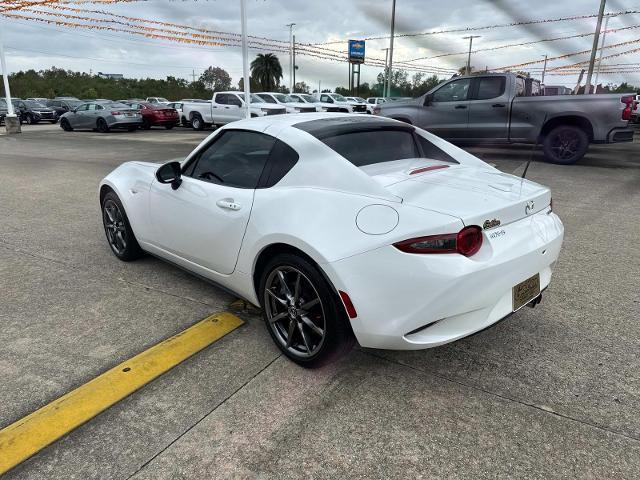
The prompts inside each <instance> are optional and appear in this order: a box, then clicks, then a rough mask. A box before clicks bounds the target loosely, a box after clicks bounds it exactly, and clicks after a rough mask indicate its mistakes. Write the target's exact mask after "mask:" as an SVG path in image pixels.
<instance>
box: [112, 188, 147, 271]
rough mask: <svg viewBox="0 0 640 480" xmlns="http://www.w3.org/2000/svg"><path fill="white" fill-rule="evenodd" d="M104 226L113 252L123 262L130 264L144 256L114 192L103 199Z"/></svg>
mask: <svg viewBox="0 0 640 480" xmlns="http://www.w3.org/2000/svg"><path fill="white" fill-rule="evenodd" d="M101 210H102V224H103V226H104V233H105V235H106V237H107V243H108V244H109V247H110V248H111V252H113V254H114V255H115V256H116V257H118V258H119V259H120V260H122V261H123V262H130V261H131V260H135V259H137V258H140V257H141V256H143V255H144V252H143V250H142V249H141V248H140V245H139V244H138V240H136V236H135V235H134V233H133V230H132V229H131V225H130V224H129V218H128V217H127V212H125V210H124V207H123V206H122V202H120V199H119V198H118V195H116V193H115V192H114V191H113V190H112V191H110V192H108V193H107V194H106V195H105V196H104V198H103V199H102V205H101Z"/></svg>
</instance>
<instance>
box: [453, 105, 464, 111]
mask: <svg viewBox="0 0 640 480" xmlns="http://www.w3.org/2000/svg"><path fill="white" fill-rule="evenodd" d="M454 108H455V109H456V110H462V109H465V108H467V106H466V105H456V106H455V107H454Z"/></svg>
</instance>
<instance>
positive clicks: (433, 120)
mask: <svg viewBox="0 0 640 480" xmlns="http://www.w3.org/2000/svg"><path fill="white" fill-rule="evenodd" d="M470 87H471V79H470V78H460V79H458V80H453V81H451V82H448V83H445V84H444V85H442V86H441V87H440V88H438V90H436V91H435V92H433V93H432V94H431V95H428V96H427V97H425V105H424V107H423V108H422V110H421V112H420V125H419V126H420V127H422V128H424V129H426V130H428V131H430V132H432V133H435V134H436V135H438V136H439V137H442V138H445V139H452V140H456V139H464V138H465V137H466V135H467V124H468V123H469V99H468V96H469V89H470Z"/></svg>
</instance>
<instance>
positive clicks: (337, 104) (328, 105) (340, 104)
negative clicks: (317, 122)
mask: <svg viewBox="0 0 640 480" xmlns="http://www.w3.org/2000/svg"><path fill="white" fill-rule="evenodd" d="M316 98H317V101H318V102H320V106H321V108H322V111H323V112H341V113H367V107H366V105H360V104H358V103H357V102H350V101H349V100H347V99H346V98H344V97H343V96H342V95H340V94H339V93H319V94H316Z"/></svg>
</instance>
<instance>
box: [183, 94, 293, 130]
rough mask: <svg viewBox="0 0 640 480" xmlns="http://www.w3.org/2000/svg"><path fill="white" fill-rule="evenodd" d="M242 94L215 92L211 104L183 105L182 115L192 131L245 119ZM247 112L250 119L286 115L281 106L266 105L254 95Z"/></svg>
mask: <svg viewBox="0 0 640 480" xmlns="http://www.w3.org/2000/svg"><path fill="white" fill-rule="evenodd" d="M243 107H244V94H243V93H240V92H216V93H214V94H213V98H212V100H211V102H207V103H201V102H197V103H186V102H185V103H184V105H183V106H182V114H183V115H184V116H185V117H186V118H187V119H188V120H189V123H190V124H191V126H192V128H193V129H194V130H202V129H204V128H205V127H208V126H210V125H215V126H218V125H226V124H227V123H229V122H234V121H236V120H241V119H243V118H245V110H244V108H243ZM249 110H250V112H251V116H252V117H263V116H265V115H278V114H283V113H287V111H286V109H285V108H284V107H283V106H282V105H273V104H271V103H266V102H265V101H264V100H262V99H261V98H260V97H258V96H257V95H256V94H255V93H252V94H251V104H250V105H249Z"/></svg>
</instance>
